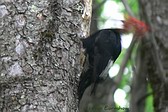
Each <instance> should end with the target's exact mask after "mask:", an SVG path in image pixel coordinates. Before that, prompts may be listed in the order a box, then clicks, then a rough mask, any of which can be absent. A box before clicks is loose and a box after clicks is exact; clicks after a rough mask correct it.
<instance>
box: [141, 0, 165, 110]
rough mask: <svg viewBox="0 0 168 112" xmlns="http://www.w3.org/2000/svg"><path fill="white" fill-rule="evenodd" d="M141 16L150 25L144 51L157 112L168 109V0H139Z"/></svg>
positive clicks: (143, 44)
mask: <svg viewBox="0 0 168 112" xmlns="http://www.w3.org/2000/svg"><path fill="white" fill-rule="evenodd" d="M139 4H140V8H141V17H142V18H143V19H144V20H146V22H147V23H148V24H149V25H150V27H151V28H150V30H151V32H149V35H148V36H147V37H146V38H144V39H143V41H142V47H143V49H144V51H143V52H142V53H143V54H144V55H143V56H144V57H145V58H146V59H147V60H142V62H144V63H146V66H145V67H146V69H147V75H148V79H149V81H150V83H151V85H152V89H153V92H154V109H155V112H167V111H168V81H167V78H168V77H167V76H168V67H167V66H168V52H167V51H168V38H167V37H168V32H167V29H168V20H167V18H168V8H167V7H168V2H167V0H161V1H160V0H139Z"/></svg>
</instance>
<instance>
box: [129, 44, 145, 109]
mask: <svg viewBox="0 0 168 112" xmlns="http://www.w3.org/2000/svg"><path fill="white" fill-rule="evenodd" d="M143 51H144V49H143V48H142V45H141V44H140V45H139V48H138V50H137V57H136V68H135V69H134V75H133V78H132V84H131V100H130V112H144V110H145V99H146V97H145V96H146V95H147V80H146V79H147V70H146V63H145V62H146V61H147V60H146V58H145V56H144V53H143ZM142 60H144V61H142Z"/></svg>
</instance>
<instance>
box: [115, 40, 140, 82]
mask: <svg viewBox="0 0 168 112" xmlns="http://www.w3.org/2000/svg"><path fill="white" fill-rule="evenodd" d="M136 41H137V38H135V37H133V39H132V42H131V44H130V46H129V48H128V49H127V52H126V54H125V58H124V59H123V61H122V64H121V66H120V70H119V72H118V74H117V77H116V78H115V83H116V84H119V82H120V81H121V79H122V75H123V73H124V69H125V67H126V65H127V62H128V60H129V58H130V56H131V53H132V50H133V48H134V45H135V43H136Z"/></svg>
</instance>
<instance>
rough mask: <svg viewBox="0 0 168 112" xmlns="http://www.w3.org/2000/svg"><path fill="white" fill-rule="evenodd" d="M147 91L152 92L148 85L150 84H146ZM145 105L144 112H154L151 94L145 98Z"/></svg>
mask: <svg viewBox="0 0 168 112" xmlns="http://www.w3.org/2000/svg"><path fill="white" fill-rule="evenodd" d="M147 89H148V93H152V88H151V86H150V84H148V88H147ZM145 103H146V105H145V112H154V108H153V95H151V94H150V95H149V96H147V98H146V102H145Z"/></svg>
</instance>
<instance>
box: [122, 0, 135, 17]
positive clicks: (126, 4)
mask: <svg viewBox="0 0 168 112" xmlns="http://www.w3.org/2000/svg"><path fill="white" fill-rule="evenodd" d="M121 1H122V3H123V5H124V7H125V9H126V11H127V12H128V14H129V15H130V16H132V17H135V15H134V14H133V12H132V10H131V8H130V7H129V5H128V3H127V1H126V0H121Z"/></svg>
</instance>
